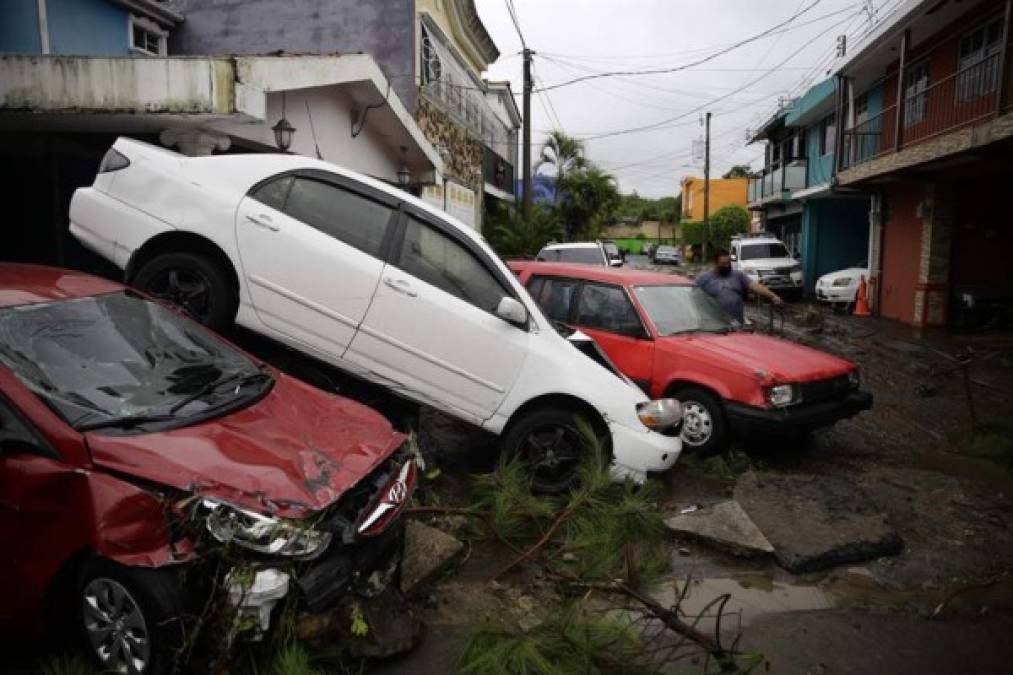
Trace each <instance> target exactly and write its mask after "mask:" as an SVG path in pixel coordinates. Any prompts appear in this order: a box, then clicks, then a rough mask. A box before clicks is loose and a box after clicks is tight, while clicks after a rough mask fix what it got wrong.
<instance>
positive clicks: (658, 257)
mask: <svg viewBox="0 0 1013 675" xmlns="http://www.w3.org/2000/svg"><path fill="white" fill-rule="evenodd" d="M651 259H652V260H653V262H654V263H655V264H658V265H680V264H682V254H681V253H679V249H677V248H676V247H675V246H659V247H658V248H657V249H655V250H654V255H653V256H652V258H651Z"/></svg>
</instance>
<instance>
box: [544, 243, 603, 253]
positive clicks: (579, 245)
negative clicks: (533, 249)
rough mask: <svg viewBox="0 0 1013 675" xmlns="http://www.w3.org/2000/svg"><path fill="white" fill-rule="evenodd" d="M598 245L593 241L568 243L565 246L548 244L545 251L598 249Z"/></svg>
mask: <svg viewBox="0 0 1013 675" xmlns="http://www.w3.org/2000/svg"><path fill="white" fill-rule="evenodd" d="M598 246H599V245H598V244H596V243H594V242H593V241H576V242H568V243H565V244H546V245H545V246H544V248H543V250H546V251H547V250H549V249H554V248H598Z"/></svg>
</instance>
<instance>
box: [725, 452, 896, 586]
mask: <svg viewBox="0 0 1013 675" xmlns="http://www.w3.org/2000/svg"><path fill="white" fill-rule="evenodd" d="M735 499H736V500H737V501H738V502H739V503H740V504H741V505H742V508H744V509H745V510H746V512H747V513H748V514H749V517H750V518H752V520H753V522H755V523H756V525H757V526H758V527H759V528H760V529H761V530H762V531H763V533H764V535H766V537H767V539H768V540H769V541H770V543H771V544H773V545H774V549H775V554H774V555H775V557H776V558H777V562H778V564H780V565H781V567H783V568H785V569H786V570H788V571H789V572H794V573H795V574H802V573H804V572H813V571H815V570H820V569H825V568H827V567H832V566H834V565H840V564H844V563H849V562H859V561H862V560H869V559H871V558H877V557H879V556H883V555H895V554H897V553H900V552H901V550H902V549H903V543H902V542H901V539H900V537H899V536H898V535H897V533H896V532H895V531H894V530H893V528H891V527H890V526H889V524H887V522H886V518H885V517H884V516H883V514H882V513H880V512H879V510H878V509H877V508H876V507H875V505H874V504H873V503H872V502H871V501H869V498H868V497H867V496H866V495H865V493H863V492H862V491H861V490H859V489H858V488H857V487H856V486H854V485H852V484H851V483H850V482H848V481H847V480H844V479H843V478H840V477H837V476H810V475H803V474H776V473H758V472H754V471H750V472H748V473H745V474H743V475H742V476H741V477H740V478H739V480H738V482H737V483H736V485H735Z"/></svg>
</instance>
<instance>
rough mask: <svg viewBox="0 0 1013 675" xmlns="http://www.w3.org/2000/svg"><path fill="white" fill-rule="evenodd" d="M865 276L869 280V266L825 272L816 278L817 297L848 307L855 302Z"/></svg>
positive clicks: (841, 306)
mask: <svg viewBox="0 0 1013 675" xmlns="http://www.w3.org/2000/svg"><path fill="white" fill-rule="evenodd" d="M863 276H864V277H865V279H866V281H868V279H869V268H867V267H849V268H848V269H844V270H838V271H836V272H830V273H829V274H824V275H823V276H821V277H820V278H819V279H817V280H816V299H817V300H818V301H820V302H826V303H829V304H831V305H833V306H834V307H837V308H842V309H848V308H850V307H851V306H852V305H853V304H854V302H855V297H856V295H857V294H858V286H859V285H860V284H861V279H862V277H863Z"/></svg>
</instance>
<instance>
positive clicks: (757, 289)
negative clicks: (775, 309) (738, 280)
mask: <svg viewBox="0 0 1013 675" xmlns="http://www.w3.org/2000/svg"><path fill="white" fill-rule="evenodd" d="M749 290H751V291H752V292H753V293H756V294H757V295H759V296H760V297H761V298H766V299H767V300H769V301H770V302H771V303H773V304H775V305H783V304H784V300H782V299H781V296H779V295H778V294H777V293H775V292H774V291H772V290H770V289H769V288H767V287H766V286H764V285H763V284H761V283H760V282H759V281H750V282H749Z"/></svg>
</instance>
